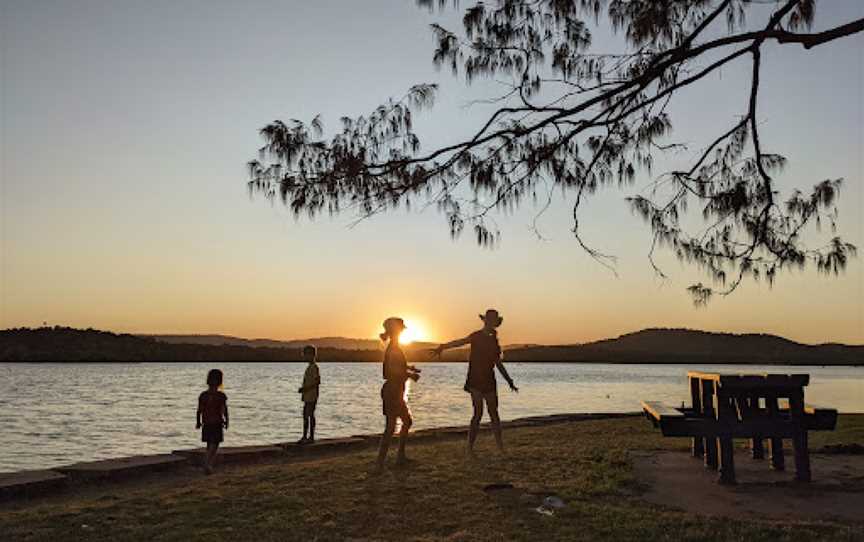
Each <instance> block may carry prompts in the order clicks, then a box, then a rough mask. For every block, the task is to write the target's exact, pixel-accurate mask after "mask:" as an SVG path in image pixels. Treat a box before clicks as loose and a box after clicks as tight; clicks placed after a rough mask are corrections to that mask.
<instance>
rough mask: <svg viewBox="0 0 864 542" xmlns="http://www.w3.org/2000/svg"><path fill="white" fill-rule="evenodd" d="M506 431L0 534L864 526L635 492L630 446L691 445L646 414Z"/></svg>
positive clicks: (836, 529)
mask: <svg viewBox="0 0 864 542" xmlns="http://www.w3.org/2000/svg"><path fill="white" fill-rule="evenodd" d="M505 439H506V441H507V444H508V452H507V454H506V456H499V455H498V454H496V453H494V452H493V451H492V443H491V435H489V434H488V433H484V434H482V435H481V441H480V449H479V452H480V453H479V459H476V460H471V461H469V460H466V459H465V457H464V455H463V443H462V442H461V441H446V442H434V443H433V442H429V443H417V444H416V445H415V446H412V447H411V448H410V449H409V453H410V455H411V456H412V457H413V459H414V463H412V464H411V465H410V466H409V468H405V469H398V468H396V467H394V466H392V464H391V466H390V468H389V469H388V470H387V471H386V472H384V473H383V474H381V475H378V476H374V475H372V474H370V472H371V471H370V465H371V462H372V459H373V451H371V450H370V451H361V452H356V453H351V454H347V455H342V456H338V457H328V458H321V459H315V460H308V461H305V462H297V461H291V460H278V461H275V462H270V463H266V464H257V465H248V466H236V467H228V468H225V469H223V470H221V471H220V472H218V473H217V474H216V475H214V476H210V477H205V476H202V475H200V473H199V472H198V471H197V470H193V469H189V470H188V471H183V472H180V473H175V474H170V475H168V474H165V475H160V476H155V475H154V476H151V477H148V478H146V479H145V480H142V481H140V482H137V481H133V482H126V483H114V484H111V485H105V486H101V487H96V486H89V487H86V486H85V487H82V488H79V489H76V490H74V491H69V492H66V493H64V494H62V495H57V496H53V497H46V498H42V499H39V500H35V501H31V502H29V503H21V502H15V503H5V504H2V505H0V539H2V540H4V541H5V540H51V541H55V542H56V541H59V540H69V539H74V540H112V541H113V540H148V541H153V540H197V539H208V540H213V541H217V540H255V541H257V542H260V541H266V540H294V539H296V540H303V541H313V540H344V539H353V540H418V541H424V540H602V539H606V540H732V539H734V540H737V539H746V540H748V542H750V541H759V540H809V539H826V540H859V539H860V540H864V525H862V524H841V523H834V522H802V523H797V524H788V523H782V524H781V523H774V522H770V521H764V522H763V521H760V522H754V521H747V522H740V521H731V520H718V519H707V518H703V517H698V516H694V515H689V514H686V513H683V512H678V511H674V510H668V509H663V508H659V507H656V506H652V505H649V504H647V503H645V502H643V501H641V500H640V499H639V497H638V495H639V492H640V486H639V481H638V480H635V479H634V477H633V473H632V469H631V465H630V461H629V452H630V451H635V450H650V449H676V448H680V449H684V448H686V447H687V442H686V440H684V439H664V438H662V437H660V436H659V434H658V433H657V432H656V431H654V430H652V429H651V426H650V424H649V423H648V422H647V421H645V420H644V419H641V418H627V419H617V420H600V421H588V422H579V423H571V424H562V425H553V426H546V427H536V428H522V429H512V430H509V431H507V432H506V433H505ZM837 442H846V443H849V442H858V443H864V416H842V417H841V419H840V423H839V427H838V431H836V432H833V433H813V434H812V437H811V447H812V448H813V449H818V448H819V447H821V446H823V445H824V444H828V443H837ZM394 452H395V450H394ZM496 482H507V483H511V484H513V485H514V486H516V487H517V488H520V489H524V490H526V491H529V492H530V491H536V492H547V493H555V494H557V495H559V496H560V497H561V498H563V499H564V500H565V501H566V502H567V504H568V505H567V507H566V508H564V509H563V510H561V511H559V512H558V513H557V514H556V515H555V516H552V517H548V516H543V515H540V514H538V513H537V512H535V511H534V510H532V509H531V508H529V507H528V506H527V505H526V504H525V503H524V502H519V501H508V500H507V499H502V498H493V497H489V496H487V495H486V494H485V493H484V492H483V487H484V486H486V485H487V484H491V483H496Z"/></svg>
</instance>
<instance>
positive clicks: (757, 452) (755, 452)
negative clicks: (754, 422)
mask: <svg viewBox="0 0 864 542" xmlns="http://www.w3.org/2000/svg"><path fill="white" fill-rule="evenodd" d="M747 401H748V405H747V406H748V417H749V418H750V419H753V418H757V417H758V416H759V395H756V394H754V395H751V396H750V397H749V398H748V399H747ZM750 452H751V454H752V456H753V459H765V448H763V446H762V436H761V435H756V436H754V437H753V438H752V439H751V440H750Z"/></svg>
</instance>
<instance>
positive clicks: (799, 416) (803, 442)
mask: <svg viewBox="0 0 864 542" xmlns="http://www.w3.org/2000/svg"><path fill="white" fill-rule="evenodd" d="M789 411H790V415H791V417H792V421H793V422H794V423H795V429H794V432H793V436H792V446H793V448H794V450H795V479H796V480H798V481H799V482H809V481H810V450H808V448H807V445H808V443H807V440H808V439H807V429H805V428H804V390H803V389H798V390H796V391H795V392H793V393H792V394H791V396H790V397H789Z"/></svg>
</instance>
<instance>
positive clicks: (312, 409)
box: [309, 402, 317, 441]
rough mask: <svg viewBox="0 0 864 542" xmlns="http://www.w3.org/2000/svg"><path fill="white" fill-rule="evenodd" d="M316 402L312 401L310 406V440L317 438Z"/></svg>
mask: <svg viewBox="0 0 864 542" xmlns="http://www.w3.org/2000/svg"><path fill="white" fill-rule="evenodd" d="M316 406H317V402H316V403H312V404H311V407H310V408H309V440H310V441H312V440H315V407H316Z"/></svg>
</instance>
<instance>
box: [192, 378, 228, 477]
mask: <svg viewBox="0 0 864 542" xmlns="http://www.w3.org/2000/svg"><path fill="white" fill-rule="evenodd" d="M221 390H222V371H220V370H219V369H211V370H210V372H208V373H207V389H206V390H205V391H202V392H201V395H199V396H198V412H197V413H196V415H195V418H196V423H195V428H196V429H201V441H202V442H206V443H207V454H206V455H205V456H204V471H205V472H206V473H207V474H211V473H212V472H213V463H214V461H215V459H216V452H217V451H218V450H219V443H220V442H222V440H223V435H222V429H223V428H225V429H228V396H226V395H225V394H224V393H222V391H221Z"/></svg>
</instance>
